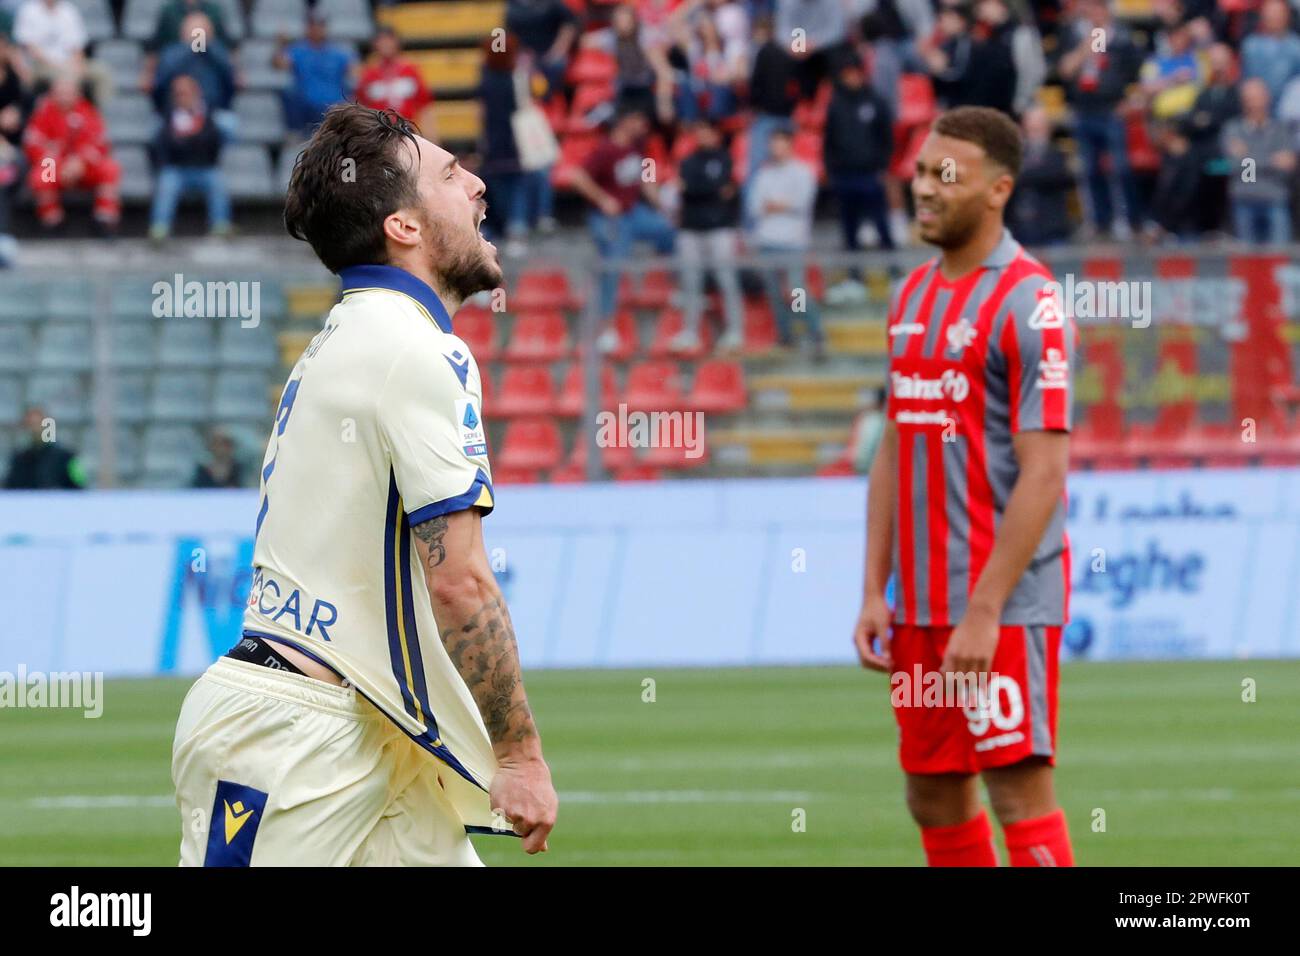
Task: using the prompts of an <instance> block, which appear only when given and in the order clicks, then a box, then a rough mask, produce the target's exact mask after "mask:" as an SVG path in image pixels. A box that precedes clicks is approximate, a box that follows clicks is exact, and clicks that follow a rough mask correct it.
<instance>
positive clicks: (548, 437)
mask: <svg viewBox="0 0 1300 956" xmlns="http://www.w3.org/2000/svg"><path fill="white" fill-rule="evenodd" d="M562 455H563V450H562V448H561V445H560V428H559V426H558V425H556V424H555V421H554V419H550V418H517V419H515V420H514V421H512V422H510V424H508V425H507V426H506V434H505V438H504V439H503V440H502V442H501V454H499V455H498V456H497V463H498V464H499V465H500V467H502V468H508V469H528V468H533V469H549V468H554V467H555V466H556V465H558V464H559V463H560V458H561V456H562Z"/></svg>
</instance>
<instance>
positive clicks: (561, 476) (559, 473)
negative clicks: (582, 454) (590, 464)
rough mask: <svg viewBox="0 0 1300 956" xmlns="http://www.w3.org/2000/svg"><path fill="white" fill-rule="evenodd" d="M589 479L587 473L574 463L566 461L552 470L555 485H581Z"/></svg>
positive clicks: (552, 482)
mask: <svg viewBox="0 0 1300 956" xmlns="http://www.w3.org/2000/svg"><path fill="white" fill-rule="evenodd" d="M586 480H587V473H586V472H585V471H584V470H583V469H581V468H578V467H576V466H574V465H570V464H568V463H565V464H563V465H561V466H560V467H559V468H556V469H555V470H554V471H552V472H551V484H553V485H580V484H582V483H583V482H584V481H586Z"/></svg>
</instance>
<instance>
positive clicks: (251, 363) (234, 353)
mask: <svg viewBox="0 0 1300 956" xmlns="http://www.w3.org/2000/svg"><path fill="white" fill-rule="evenodd" d="M220 326H221V328H220V331H219V333H218V341H219V344H218V347H217V361H218V362H220V363H221V364H222V365H226V366H231V367H234V368H272V367H274V366H275V365H277V364H278V363H279V361H280V357H279V355H278V354H277V353H276V347H275V337H274V335H272V333H271V329H270V326H269V324H268V323H267V322H260V323H258V324H257V325H256V326H254V327H252V328H244V327H243V325H241V324H240V323H239V322H236V321H234V320H233V319H227V320H226V321H224V322H221V323H220Z"/></svg>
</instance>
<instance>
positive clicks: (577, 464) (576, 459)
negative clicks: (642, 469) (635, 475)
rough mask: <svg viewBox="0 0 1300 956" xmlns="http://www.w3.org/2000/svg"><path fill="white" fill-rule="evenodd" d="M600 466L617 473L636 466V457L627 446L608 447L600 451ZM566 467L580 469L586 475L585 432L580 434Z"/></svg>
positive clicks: (575, 440)
mask: <svg viewBox="0 0 1300 956" xmlns="http://www.w3.org/2000/svg"><path fill="white" fill-rule="evenodd" d="M600 464H601V466H602V467H603V468H605V470H606V471H615V470H617V469H619V468H625V467H627V466H628V465H634V464H636V456H635V455H634V454H633V453H632V449H631V448H629V447H628V446H627V445H606V446H604V447H603V448H601V449H600ZM565 466H566V467H572V468H577V469H580V470H581V471H582V473H583V474H586V470H587V433H586V432H585V431H581V430H580V431H579V432H578V435H577V437H576V438H575V439H574V442H573V450H572V451H571V452H570V453H569V459H568V461H566V462H565Z"/></svg>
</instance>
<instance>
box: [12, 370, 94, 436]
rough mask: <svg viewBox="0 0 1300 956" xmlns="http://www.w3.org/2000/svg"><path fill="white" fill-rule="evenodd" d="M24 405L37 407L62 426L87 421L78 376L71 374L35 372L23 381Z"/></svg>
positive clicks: (85, 401)
mask: <svg viewBox="0 0 1300 956" xmlns="http://www.w3.org/2000/svg"><path fill="white" fill-rule="evenodd" d="M27 404H28V405H40V406H41V407H42V408H44V409H45V410H46V412H48V413H49V414H50V416H51V417H53V419H54V421H55V423H56V424H57V425H59V426H62V425H84V424H85V423H86V422H87V421H89V420H90V400H89V396H88V395H87V393H86V385H85V382H84V381H83V379H82V376H81V375H79V374H77V373H75V372H38V373H36V374H34V375H32V376H31V377H30V378H28V379H27Z"/></svg>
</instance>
